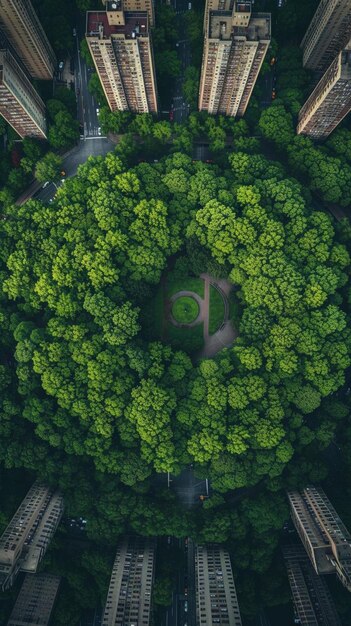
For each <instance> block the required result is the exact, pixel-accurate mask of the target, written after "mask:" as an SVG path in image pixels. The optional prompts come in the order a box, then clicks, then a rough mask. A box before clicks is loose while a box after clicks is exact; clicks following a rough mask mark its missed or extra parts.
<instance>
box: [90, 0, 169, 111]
mask: <svg viewBox="0 0 351 626" xmlns="http://www.w3.org/2000/svg"><path fill="white" fill-rule="evenodd" d="M86 39H87V42H88V46H89V50H90V52H91V54H92V57H93V60H94V64H95V67H96V70H97V72H98V74H99V77H100V81H101V84H102V87H103V90H104V92H105V96H106V98H107V102H108V104H109V107H110V109H111V110H112V111H116V110H119V111H132V112H134V113H157V91H156V79H155V69H154V59H153V51H152V44H151V35H150V32H149V19H148V14H147V12H145V11H139V10H133V11H126V10H125V7H124V4H122V2H119V3H117V2H107V4H106V11H88V13H87V25H86Z"/></svg>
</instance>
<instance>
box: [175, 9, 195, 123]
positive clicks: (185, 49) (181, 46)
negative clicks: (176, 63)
mask: <svg viewBox="0 0 351 626" xmlns="http://www.w3.org/2000/svg"><path fill="white" fill-rule="evenodd" d="M172 5H173V7H174V9H175V11H176V13H177V14H178V16H179V20H180V35H181V37H182V38H181V39H179V41H178V42H177V53H178V58H179V60H180V62H181V75H180V76H179V78H177V80H176V85H175V90H174V95H173V100H172V104H171V109H172V111H173V121H174V122H177V123H178V124H180V123H181V122H183V121H185V120H186V118H187V117H188V115H189V110H190V107H189V106H188V104H187V103H186V102H185V100H184V96H183V82H184V75H185V70H186V68H187V67H188V66H189V65H190V64H191V51H190V41H189V40H188V39H186V29H185V20H184V18H183V15H184V13H186V11H188V10H189V9H188V5H189V3H188V0H173V2H172Z"/></svg>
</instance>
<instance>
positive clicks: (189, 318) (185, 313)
mask: <svg viewBox="0 0 351 626" xmlns="http://www.w3.org/2000/svg"><path fill="white" fill-rule="evenodd" d="M199 312H200V307H199V305H198V303H197V302H196V300H195V298H193V297H191V296H179V297H178V298H176V300H174V302H173V305H172V316H173V318H174V320H175V321H176V322H178V323H179V324H192V323H193V322H195V320H196V319H197V318H198V316H199Z"/></svg>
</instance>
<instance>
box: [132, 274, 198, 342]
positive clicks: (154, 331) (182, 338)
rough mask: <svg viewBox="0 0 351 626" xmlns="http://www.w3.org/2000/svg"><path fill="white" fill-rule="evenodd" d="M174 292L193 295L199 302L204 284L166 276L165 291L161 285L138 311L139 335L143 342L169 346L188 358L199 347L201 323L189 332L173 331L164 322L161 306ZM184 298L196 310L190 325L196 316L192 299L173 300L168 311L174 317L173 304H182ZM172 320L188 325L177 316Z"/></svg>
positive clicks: (196, 280) (170, 325) (162, 306)
mask: <svg viewBox="0 0 351 626" xmlns="http://www.w3.org/2000/svg"><path fill="white" fill-rule="evenodd" d="M178 291H194V292H195V293H197V294H198V295H199V296H200V298H203V297H204V281H203V280H202V278H194V277H189V276H184V278H178V277H177V278H173V277H172V274H169V275H168V276H167V278H166V286H165V290H163V288H162V285H160V286H159V288H158V290H157V291H156V293H155V294H154V296H153V298H152V299H151V300H149V302H147V303H145V306H144V308H143V309H142V312H141V320H142V326H143V332H144V336H145V338H146V339H148V340H149V341H150V340H152V341H154V340H162V341H164V343H166V344H167V343H168V344H170V345H171V346H172V347H173V348H175V349H176V350H184V352H188V353H189V354H192V353H193V352H197V351H198V350H200V349H201V348H202V347H203V343H204V341H203V334H204V330H203V323H201V324H197V325H196V326H193V327H192V328H184V327H183V328H177V327H176V326H174V325H173V324H172V323H171V322H170V321H164V314H165V302H166V301H167V300H169V299H170V298H171V296H172V295H174V294H176V293H177V292H178ZM184 298H186V300H190V301H191V304H193V303H194V305H195V306H196V314H195V312H194V313H193V315H192V317H191V320H190V321H194V319H196V317H197V315H198V312H199V309H198V304H197V302H196V300H194V298H191V297H189V298H188V297H183V298H179V299H178V300H176V302H174V304H173V307H172V313H173V315H174V306H175V304H176V303H177V302H179V301H181V300H184ZM174 317H175V319H177V321H179V323H180V324H189V323H190V322H189V321H188V320H187V321H183V319H179V317H178V316H177V315H174Z"/></svg>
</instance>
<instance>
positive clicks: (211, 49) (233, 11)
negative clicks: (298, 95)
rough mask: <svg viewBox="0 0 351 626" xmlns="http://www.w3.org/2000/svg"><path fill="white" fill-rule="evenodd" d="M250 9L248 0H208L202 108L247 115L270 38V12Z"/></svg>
mask: <svg viewBox="0 0 351 626" xmlns="http://www.w3.org/2000/svg"><path fill="white" fill-rule="evenodd" d="M222 6H223V7H224V8H222ZM251 9H252V4H251V2H249V1H247V0H246V1H239V0H235V1H234V2H233V1H232V2H229V0H223V2H221V0H208V1H207V4H206V11H205V19H204V28H205V40H204V51H203V57H202V67H201V79H200V90H199V110H200V111H207V112H208V113H210V114H213V115H216V114H218V113H221V114H223V115H229V116H233V117H236V116H237V117H242V116H243V115H244V113H245V111H246V108H247V105H248V103H249V100H250V97H251V94H252V91H253V88H254V86H255V83H256V80H257V77H258V74H259V71H260V69H261V66H262V63H263V61H264V58H265V55H266V52H267V50H268V47H269V44H270V40H271V16H270V14H269V13H252V12H251Z"/></svg>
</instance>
